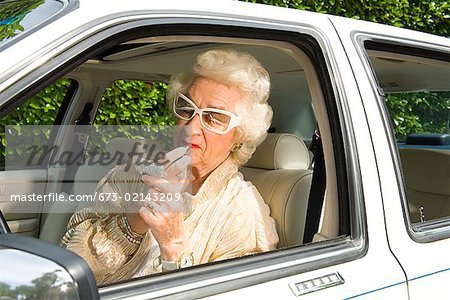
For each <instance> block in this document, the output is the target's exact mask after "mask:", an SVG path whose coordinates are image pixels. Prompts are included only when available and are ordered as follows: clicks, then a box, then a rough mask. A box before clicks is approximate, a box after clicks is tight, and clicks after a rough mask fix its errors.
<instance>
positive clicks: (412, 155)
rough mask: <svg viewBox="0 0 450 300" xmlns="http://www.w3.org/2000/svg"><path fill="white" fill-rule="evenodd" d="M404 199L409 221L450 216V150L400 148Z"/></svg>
mask: <svg viewBox="0 0 450 300" xmlns="http://www.w3.org/2000/svg"><path fill="white" fill-rule="evenodd" d="M399 152H400V158H401V162H402V167H403V176H404V180H405V187H406V188H405V189H406V199H407V200H408V204H409V211H410V215H411V221H412V222H420V212H419V209H420V208H421V207H423V214H424V217H425V220H432V219H437V218H442V217H448V216H450V151H448V150H436V149H412V148H405V149H400V151H399Z"/></svg>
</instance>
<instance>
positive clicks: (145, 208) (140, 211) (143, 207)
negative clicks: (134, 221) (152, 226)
mask: <svg viewBox="0 0 450 300" xmlns="http://www.w3.org/2000/svg"><path fill="white" fill-rule="evenodd" d="M151 212H152V211H151V210H150V208H148V207H146V206H142V207H141V208H139V213H142V214H146V213H147V214H148V213H151Z"/></svg>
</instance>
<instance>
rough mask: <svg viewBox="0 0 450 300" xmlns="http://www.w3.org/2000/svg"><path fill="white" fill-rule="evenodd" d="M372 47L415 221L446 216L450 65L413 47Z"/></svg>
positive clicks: (449, 193) (449, 213)
mask: <svg viewBox="0 0 450 300" xmlns="http://www.w3.org/2000/svg"><path fill="white" fill-rule="evenodd" d="M370 47H372V48H370ZM369 49H371V50H369V51H368V54H369V57H370V60H371V62H372V65H373V66H374V70H375V73H376V75H377V77H378V81H379V84H380V88H381V89H382V91H383V93H384V100H385V105H386V109H387V110H388V112H389V116H390V121H391V122H390V124H391V129H392V131H393V133H394V135H395V138H396V142H397V143H396V145H397V148H398V152H399V155H400V160H401V166H402V173H403V180H404V188H405V193H406V199H407V203H408V206H409V213H410V219H411V222H413V223H424V222H427V221H432V220H436V219H441V218H446V217H448V216H450V205H449V203H450V202H449V200H450V190H449V187H450V185H449V182H448V166H449V163H450V135H449V134H450V122H449V121H450V118H449V117H450V81H449V78H450V63H449V61H448V60H438V59H434V58H435V57H438V56H437V55H435V56H433V55H432V54H427V55H423V56H422V55H418V54H414V53H415V52H414V50H411V49H408V50H409V51H408V50H403V51H399V50H397V51H395V52H389V51H383V50H382V49H381V47H379V46H376V45H375V46H374V45H371V46H369ZM419 53H420V52H419ZM444 57H445V56H444ZM447 58H448V57H447Z"/></svg>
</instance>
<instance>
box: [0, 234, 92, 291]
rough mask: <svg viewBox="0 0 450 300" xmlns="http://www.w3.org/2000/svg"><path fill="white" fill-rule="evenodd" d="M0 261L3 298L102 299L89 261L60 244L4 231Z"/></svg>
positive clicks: (0, 239) (0, 248)
mask: <svg viewBox="0 0 450 300" xmlns="http://www.w3.org/2000/svg"><path fill="white" fill-rule="evenodd" d="M0 262H1V266H2V267H1V272H0V298H1V299H99V295H98V289H97V285H96V283H95V278H94V275H93V274H92V271H91V269H90V268H89V266H88V265H87V263H86V262H85V261H84V260H83V259H82V258H81V257H79V256H77V255H76V254H74V253H72V252H70V251H68V250H66V249H64V248H61V247H59V246H56V245H53V244H49V243H46V242H43V241H41V240H38V239H35V238H31V237H27V236H21V235H13V234H5V233H3V234H0Z"/></svg>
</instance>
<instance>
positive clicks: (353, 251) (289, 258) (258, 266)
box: [4, 13, 368, 299]
mask: <svg viewBox="0 0 450 300" xmlns="http://www.w3.org/2000/svg"><path fill="white" fill-rule="evenodd" d="M97 22H98V23H99V24H97V23H96V24H88V25H89V28H86V27H81V28H79V29H76V30H74V31H73V32H71V33H70V36H68V37H67V40H66V41H65V42H63V41H61V40H60V41H57V42H56V43H57V44H52V45H49V46H48V47H46V48H44V49H42V51H41V52H40V54H38V55H42V58H41V59H40V61H39V63H37V64H35V65H32V66H30V67H29V68H28V70H26V73H24V74H27V73H28V74H27V76H26V77H25V80H23V79H22V80H21V81H20V82H16V83H15V84H14V85H12V86H10V87H9V88H8V89H7V90H5V93H6V95H7V97H6V99H8V97H12V96H13V95H15V94H17V93H19V92H20V91H22V90H24V89H25V88H26V87H28V86H29V85H32V84H35V83H36V82H37V81H39V80H40V79H42V78H44V77H46V76H47V75H49V74H50V73H51V72H52V71H53V70H55V69H57V68H59V67H61V66H62V65H63V62H67V61H69V60H70V59H71V58H72V57H76V55H78V54H79V53H82V52H83V51H85V50H87V49H88V48H89V47H90V46H92V45H94V44H97V43H98V41H99V40H104V39H106V38H107V37H109V36H111V35H113V34H115V33H119V32H121V31H124V30H128V29H132V28H139V27H144V26H149V25H167V24H179V23H192V24H198V25H205V26H207V25H221V26H233V25H234V26H244V27H246V28H250V29H251V28H253V29H267V30H269V29H270V30H278V31H283V32H291V33H296V34H299V33H302V34H308V35H310V36H312V37H313V38H314V39H316V41H317V42H318V43H319V45H320V47H321V49H322V51H323V55H324V58H325V63H326V65H327V68H328V71H329V77H330V81H331V83H332V85H333V87H332V89H333V92H334V94H335V100H336V102H337V104H336V105H337V108H338V109H337V110H338V111H337V113H338V114H339V122H340V126H341V134H342V136H343V143H344V149H343V150H344V151H345V156H346V158H345V159H346V160H345V162H346V167H347V185H348V197H349V199H348V201H349V211H350V216H349V217H350V218H351V222H350V226H351V228H350V230H351V236H350V237H343V238H338V239H334V240H329V241H325V242H321V243H316V244H312V245H307V246H302V247H295V248H290V249H283V250H281V251H272V252H269V253H262V254H260V255H255V256H251V257H243V258H240V259H234V260H230V261H225V262H220V263H216V264H212V265H206V266H200V267H198V268H197V267H194V268H192V269H190V270H183V272H174V273H170V274H164V276H156V277H150V278H147V279H139V280H136V281H132V282H126V283H119V284H116V285H113V286H107V287H102V288H100V290H99V292H100V295H101V297H102V298H105V299H115V298H120V297H125V296H126V297H131V296H135V297H137V298H149V297H167V298H171V297H173V296H174V295H176V294H179V293H183V297H185V296H186V297H193V298H198V297H199V296H200V295H202V296H206V295H211V294H216V293H218V292H224V291H230V290H234V289H238V288H242V287H246V286H248V285H254V284H259V283H263V282H266V281H269V280H275V279H280V278H283V277H286V276H290V275H294V274H300V273H304V272H307V271H309V270H314V269H319V268H321V267H325V266H332V265H336V264H340V263H344V262H349V261H352V260H355V259H358V258H361V257H363V256H364V255H365V254H366V253H367V250H368V239H367V226H366V216H365V210H364V199H363V193H362V179H361V174H360V168H359V162H358V159H357V148H356V139H355V136H354V132H353V128H352V126H351V122H350V121H351V118H350V114H349V109H348V105H347V99H346V95H345V89H344V84H343V81H342V78H341V76H340V73H339V70H338V63H337V61H336V60H335V58H334V57H333V55H332V47H331V45H330V43H329V41H328V39H327V38H326V35H325V34H324V33H322V32H321V31H320V30H319V29H317V28H312V27H308V26H307V25H304V26H300V25H298V24H296V25H295V26H294V25H292V24H277V23H269V22H266V21H259V22H257V21H255V20H241V19H229V18H219V17H216V18H212V17H211V18H209V19H208V18H206V17H204V16H195V15H193V16H189V17H187V16H186V15H174V14H169V15H159V14H158V15H155V14H151V13H150V14H149V15H130V16H125V17H124V16H117V18H116V19H114V20H98V21H97ZM80 31H81V32H83V31H84V32H83V33H80ZM77 34H80V35H79V36H78V35H77ZM80 37H81V40H78V39H79V38H80ZM69 48H71V49H70V51H66V52H64V50H66V49H69ZM22 76H23V75H22ZM4 95H5V94H4Z"/></svg>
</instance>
